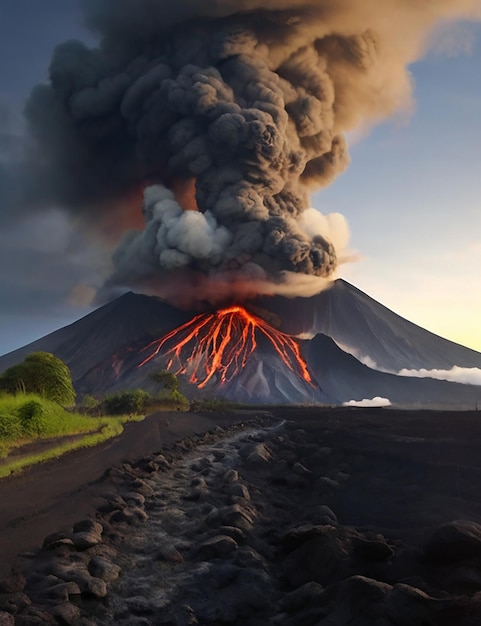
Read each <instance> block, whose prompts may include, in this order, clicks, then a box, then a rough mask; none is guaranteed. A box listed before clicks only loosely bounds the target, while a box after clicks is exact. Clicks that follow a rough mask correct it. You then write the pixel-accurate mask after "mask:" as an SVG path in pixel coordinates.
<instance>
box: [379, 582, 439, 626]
mask: <svg viewBox="0 0 481 626" xmlns="http://www.w3.org/2000/svg"><path fill="white" fill-rule="evenodd" d="M436 603H437V601H436V600H435V599H434V598H431V597H430V596H428V595H427V594H426V593H424V592H423V591H421V590H420V589H415V588H414V587H410V586H409V585H404V584H402V583H400V584H397V585H394V587H393V589H392V591H391V593H390V595H389V600H388V602H387V606H386V616H387V617H388V619H389V620H391V621H392V622H393V623H394V624H396V626H412V624H429V623H432V622H431V620H430V619H429V613H430V609H431V607H432V606H433V605H435V604H436Z"/></svg>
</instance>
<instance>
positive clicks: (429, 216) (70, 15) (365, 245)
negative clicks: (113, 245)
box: [0, 0, 481, 354]
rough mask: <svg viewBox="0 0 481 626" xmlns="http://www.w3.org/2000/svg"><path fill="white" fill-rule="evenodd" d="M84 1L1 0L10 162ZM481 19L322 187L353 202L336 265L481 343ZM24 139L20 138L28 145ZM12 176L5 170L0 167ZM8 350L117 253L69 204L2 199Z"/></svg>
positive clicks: (3, 332)
mask: <svg viewBox="0 0 481 626" xmlns="http://www.w3.org/2000/svg"><path fill="white" fill-rule="evenodd" d="M81 15H82V13H81V9H80V4H79V2H77V1H76V0H42V2H41V3H39V2H38V0H0V163H1V160H2V158H7V155H8V158H12V154H15V145H16V143H17V142H18V144H19V146H20V144H21V136H22V133H23V114H22V112H23V108H24V105H25V101H26V99H27V97H28V94H29V93H30V91H31V89H32V87H33V86H34V85H36V84H38V83H41V82H43V81H45V80H46V79H47V71H48V65H49V61H50V58H51V54H52V51H53V48H54V47H55V45H57V44H58V43H60V42H62V41H65V40H67V39H72V38H80V39H82V40H84V41H87V42H91V43H93V41H94V40H93V39H92V36H91V35H90V33H88V32H87V31H86V30H85V29H84V28H83V27H82V19H81ZM479 67H481V26H480V25H479V24H474V23H461V24H458V25H456V26H455V27H453V28H451V29H450V30H449V31H444V32H443V34H442V35H438V36H437V37H436V38H433V41H432V45H431V47H430V50H429V52H428V53H427V54H426V55H425V57H424V58H423V60H421V61H419V62H416V63H415V64H413V65H412V66H411V68H410V70H411V73H412V78H413V81H414V85H415V87H414V105H413V107H412V110H411V111H404V112H402V113H400V114H399V115H397V116H396V117H395V118H393V119H390V120H388V121H385V122H383V123H381V124H379V125H377V126H375V127H374V128H371V129H364V130H363V132H358V133H353V134H351V135H350V136H349V138H348V142H349V152H350V155H351V163H350V165H349V167H348V169H347V170H346V172H345V173H344V174H342V175H341V176H340V177H338V178H337V180H336V181H335V182H334V183H332V184H331V185H330V186H329V187H327V188H325V189H323V190H322V191H320V192H318V193H316V194H314V195H313V197H312V205H313V206H314V207H315V208H317V209H319V210H320V211H322V212H323V213H329V212H340V213H342V214H343V215H344V216H345V217H346V219H347V221H348V223H349V227H350V231H351V242H350V247H351V249H353V250H355V252H356V254H355V257H356V259H357V260H356V261H355V262H352V263H349V264H346V265H343V266H341V268H340V269H339V272H338V275H339V276H340V277H342V278H345V279H346V280H348V281H349V282H351V283H352V284H354V285H355V286H356V287H358V288H359V289H361V290H363V291H365V292H366V293H367V294H368V295H370V296H371V297H373V298H374V299H376V300H378V301H379V302H381V303H382V304H384V305H385V306H387V307H388V308H390V309H392V310H393V311H395V312H396V313H398V314H399V315H401V316H403V317H405V318H407V319H408V320H410V321H412V322H414V323H416V324H418V325H420V326H422V327H424V328H426V329H428V330H430V331H432V332H434V333H436V334H439V335H440V336H442V337H445V338H447V339H450V340H453V341H456V342H458V343H461V344H463V345H466V346H468V347H471V348H473V349H476V350H478V351H481V322H480V320H481V206H480V201H481V194H480V187H481V177H480V173H481V167H480V165H481V123H480V118H479V111H481V83H480V81H479ZM19 150H20V148H19ZM0 184H1V179H0ZM0 226H1V230H0V264H1V268H2V270H1V273H0V354H3V353H6V352H8V351H10V350H13V349H15V348H17V347H20V346H22V345H25V344H26V343H29V342H30V341H33V340H35V339H37V338H38V337H41V336H43V335H44V334H46V333H47V332H51V331H53V330H55V329H57V328H59V327H61V326H64V325H65V324H68V323H71V322H73V321H75V320H76V319H78V318H79V317H81V316H83V315H85V314H86V313H88V312H89V311H90V310H91V308H90V307H89V306H88V305H87V301H88V299H89V296H90V295H91V293H90V291H89V289H88V287H86V286H88V285H99V284H101V283H102V282H103V279H104V278H105V272H106V271H107V266H108V258H107V257H106V255H105V253H104V251H102V250H101V249H100V248H99V247H98V246H96V245H95V242H94V241H92V240H91V239H90V238H89V237H87V236H86V235H85V234H83V233H82V232H81V231H79V229H78V228H76V225H75V224H72V223H71V222H69V221H68V219H67V217H66V215H65V213H63V212H62V211H60V210H59V209H58V207H54V206H52V207H44V208H43V210H42V211H38V210H37V211H32V212H29V213H28V214H27V216H26V217H25V218H23V219H21V220H18V219H10V218H9V212H8V207H7V206H0Z"/></svg>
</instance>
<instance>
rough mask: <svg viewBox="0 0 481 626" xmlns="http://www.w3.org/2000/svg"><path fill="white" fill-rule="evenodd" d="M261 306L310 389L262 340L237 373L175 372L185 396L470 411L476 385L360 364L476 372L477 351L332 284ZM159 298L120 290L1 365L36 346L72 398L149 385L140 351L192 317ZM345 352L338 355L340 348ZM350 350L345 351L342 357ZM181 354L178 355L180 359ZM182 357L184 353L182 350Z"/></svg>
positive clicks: (161, 363)
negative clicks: (202, 375)
mask: <svg viewBox="0 0 481 626" xmlns="http://www.w3.org/2000/svg"><path fill="white" fill-rule="evenodd" d="M255 304H256V306H257V307H258V308H259V310H262V309H264V310H267V311H268V312H271V313H272V314H273V317H275V318H277V319H278V320H279V322H280V326H281V330H282V331H284V332H287V333H289V334H292V335H302V336H304V337H306V336H307V335H308V336H312V338H311V339H302V340H299V345H300V350H301V354H302V355H303V357H304V359H305V360H306V362H307V365H308V367H309V371H310V373H311V375H312V378H313V384H312V385H309V384H307V383H306V381H303V380H302V379H300V378H299V377H298V376H297V375H296V374H295V373H293V372H292V371H290V370H289V369H288V368H287V367H286V366H285V364H284V363H283V362H282V359H281V358H280V357H279V356H278V355H277V354H276V352H275V351H273V350H272V349H269V348H268V347H265V346H264V345H263V344H260V345H259V347H258V349H256V351H255V353H254V354H253V355H252V356H251V358H250V359H249V360H248V362H247V363H246V365H245V367H244V368H243V369H242V371H241V372H240V373H239V375H238V376H237V377H236V378H235V379H234V380H231V381H230V382H229V383H228V384H226V383H222V382H221V381H220V379H219V378H216V377H213V379H212V381H211V382H209V385H208V386H207V387H206V389H205V390H202V391H200V390H198V389H197V388H196V387H195V386H193V385H190V384H188V383H187V377H181V384H182V390H183V391H184V392H185V393H186V394H187V395H188V396H191V397H194V396H198V395H199V394H204V395H206V396H222V397H226V398H230V399H232V400H238V401H242V402H256V403H257V402H266V403H269V402H270V403H303V402H308V403H312V402H322V403H330V404H338V403H342V402H346V401H348V400H362V399H364V398H372V397H374V396H382V397H385V398H388V399H389V400H391V402H392V403H393V404H396V405H398V406H407V407H409V406H413V407H414V406H415V407H423V406H424V407H427V408H429V407H433V408H434V407H436V408H439V407H450V408H474V407H475V405H476V403H477V402H479V404H480V406H481V387H480V386H474V385H461V384H458V383H449V382H446V381H440V380H432V379H429V378H416V379H414V378H405V377H401V376H395V375H392V374H389V373H384V372H382V371H376V370H375V369H372V368H370V367H367V366H366V365H363V364H362V363H361V362H360V361H359V360H358V359H357V358H355V356H353V355H358V356H360V357H364V358H365V357H368V358H369V359H371V360H372V361H373V362H375V363H376V366H377V367H378V368H380V369H384V370H391V371H394V372H397V371H398V370H400V369H402V368H408V369H420V368H426V369H433V368H439V369H449V368H451V367H452V366H454V365H457V366H460V367H478V368H481V353H479V352H476V351H474V350H470V349H469V348H465V347H463V346H460V345H458V344H455V343H453V342H450V341H448V340H446V339H442V338H441V337H437V336H436V335H434V334H433V333H430V332H428V331H426V330H424V329H422V328H420V327H419V326H416V325H415V324H412V323H411V322H408V321H407V320H405V319H403V318H402V317H400V316H398V315H396V314H395V313H393V312H392V311H390V310H389V309H387V308H386V307H384V306H383V305H381V304H379V303H378V302H376V301H375V300H373V299H372V298H370V297H369V296H367V294H364V293H363V292H362V291H360V290H359V289H357V288H355V287H353V286H352V285H350V284H349V283H347V282H345V281H343V280H338V281H335V283H334V284H333V286H332V288H331V289H329V290H327V291H324V292H322V293H320V294H318V295H316V296H314V297H312V298H307V299H306V298H297V299H293V300H289V299H286V298H280V297H275V298H270V299H267V298H263V299H260V300H259V301H257V302H256V303H255ZM195 314H196V313H195V312H187V311H183V310H180V309H177V308H175V307H173V306H171V305H169V304H167V303H166V302H163V301H162V300H160V299H159V298H156V297H152V296H145V295H140V294H134V293H127V294H124V295H123V296H121V297H120V298H117V299H116V300H114V301H112V302H110V303H108V304H106V305H104V306H102V307H100V308H99V309H97V310H95V311H93V312H92V313H90V314H89V315H87V316H85V317H83V318H81V319H80V320H78V321H76V322H74V323H73V324H70V325H68V326H65V327H63V328H61V329H59V330H57V331H55V332H53V333H50V334H49V335H46V336H45V337H42V338H41V339H38V340H37V341H34V342H33V343H30V344H28V345H26V346H24V347H22V348H20V349H18V350H15V351H13V352H10V353H9V354H6V355H4V356H2V357H0V371H3V370H5V369H6V368H8V367H10V366H11V365H13V364H15V363H18V362H20V361H22V360H23V359H24V358H25V356H26V355H27V354H29V353H31V352H34V351H39V350H43V351H47V352H52V353H53V354H55V355H56V356H58V357H59V358H61V359H62V360H63V361H65V362H66V363H67V364H68V365H69V367H70V369H71V372H72V377H73V380H74V384H75V387H76V389H77V391H78V393H79V394H85V393H94V394H104V393H106V392H111V391H114V390H119V389H125V388H136V387H142V388H144V389H147V390H149V391H154V390H155V384H154V382H153V381H152V379H151V377H150V375H151V374H152V372H153V371H156V370H158V369H163V368H165V367H167V364H168V363H167V360H166V358H165V355H164V354H163V353H162V352H161V353H159V355H157V356H156V357H155V358H154V359H152V361H149V363H148V364H146V365H145V366H143V367H140V368H139V367H138V366H139V364H140V363H141V362H142V361H143V360H144V358H145V354H144V355H143V353H142V350H143V349H144V348H145V347H146V346H147V345H148V344H150V343H151V342H152V341H155V340H158V339H160V338H162V337H163V336H164V335H165V334H166V333H168V332H170V331H171V330H173V329H175V328H177V327H178V326H180V325H181V324H183V323H185V322H187V321H189V320H190V319H192V318H193V317H194V315H195ZM341 348H344V349H345V350H346V351H344V349H341ZM348 352H349V353H348ZM183 358H184V357H183ZM185 358H186V359H187V360H188V355H186V356H185Z"/></svg>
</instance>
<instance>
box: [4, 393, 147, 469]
mask: <svg viewBox="0 0 481 626" xmlns="http://www.w3.org/2000/svg"><path fill="white" fill-rule="evenodd" d="M141 419H143V416H138V415H128V416H127V415H119V416H116V417H111V416H109V417H89V416H86V415H80V414H78V413H73V412H70V411H67V410H65V409H63V408H62V407H61V406H60V405H58V404H56V403H55V402H51V401H49V400H46V399H45V398H42V397H40V396H36V395H33V394H17V395H9V394H2V395H0V458H1V457H7V456H8V455H9V453H10V452H11V451H12V450H14V449H15V448H18V447H20V446H22V445H25V444H28V443H32V442H34V441H39V440H42V439H52V438H53V439H56V438H58V439H62V438H63V437H68V436H70V435H83V434H85V437H82V436H80V437H78V438H76V439H75V440H70V441H68V442H64V443H60V442H59V445H57V446H55V445H52V446H49V447H48V449H46V450H44V451H42V452H40V453H38V454H32V455H28V456H27V455H26V456H22V457H21V458H17V459H12V461H11V462H8V459H7V461H5V462H3V463H2V464H1V466H0V477H2V476H7V475H8V474H10V473H11V472H13V471H18V470H20V469H23V468H24V467H27V466H28V465H33V464H35V463H39V462H41V461H46V460H48V459H52V458H57V457H59V456H61V455H62V454H64V453H65V452H69V451H70V450H75V449H77V448H84V447H90V446H95V445H97V444H99V443H101V442H102V441H105V440H106V439H110V438H111V437H115V436H116V435H119V434H120V433H121V432H122V431H123V424H125V423H126V422H128V421H132V420H137V421H139V420H141Z"/></svg>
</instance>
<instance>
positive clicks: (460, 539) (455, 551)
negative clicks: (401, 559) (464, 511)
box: [424, 520, 481, 563]
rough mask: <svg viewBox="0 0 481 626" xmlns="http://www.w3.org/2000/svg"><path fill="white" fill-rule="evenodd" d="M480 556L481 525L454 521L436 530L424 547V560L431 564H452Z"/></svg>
mask: <svg viewBox="0 0 481 626" xmlns="http://www.w3.org/2000/svg"><path fill="white" fill-rule="evenodd" d="M480 556H481V525H479V524H476V523H475V522H471V521H466V520H456V521H454V522H449V523H448V524H443V525H442V526H440V527H439V528H437V529H436V530H435V531H434V533H433V534H432V536H431V539H430V540H429V541H428V542H427V543H426V545H425V546H424V558H425V559H426V561H428V562H432V563H452V562H456V561H462V560H465V559H471V558H479V557H480Z"/></svg>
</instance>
